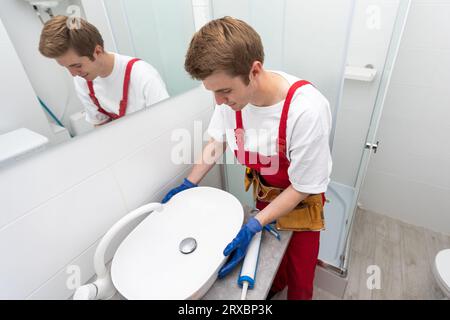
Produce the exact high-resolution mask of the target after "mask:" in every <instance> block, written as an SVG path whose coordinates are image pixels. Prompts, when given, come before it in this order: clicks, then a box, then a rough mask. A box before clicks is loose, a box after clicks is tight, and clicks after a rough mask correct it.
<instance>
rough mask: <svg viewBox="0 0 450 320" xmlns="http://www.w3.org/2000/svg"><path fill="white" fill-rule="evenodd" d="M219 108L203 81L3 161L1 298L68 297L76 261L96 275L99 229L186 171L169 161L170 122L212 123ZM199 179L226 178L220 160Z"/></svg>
mask: <svg viewBox="0 0 450 320" xmlns="http://www.w3.org/2000/svg"><path fill="white" fill-rule="evenodd" d="M212 111H213V100H212V98H211V95H210V94H209V93H208V92H206V90H204V89H203V88H202V87H199V88H196V89H194V90H192V91H189V92H187V93H185V94H182V95H180V96H177V97H175V98H172V99H170V100H166V101H164V102H161V103H159V104H157V105H154V106H152V107H151V108H148V109H146V110H144V111H142V112H139V113H136V114H132V115H129V116H127V117H126V118H124V119H121V120H118V121H116V122H114V123H111V124H110V125H106V126H105V127H102V128H99V129H97V130H96V131H95V132H94V133H91V134H86V135H84V136H81V137H78V138H74V139H73V140H72V141H70V142H68V143H64V144H61V145H58V146H56V147H54V148H53V149H50V150H48V151H46V152H43V153H41V154H38V155H36V156H35V157H32V158H29V159H26V160H24V161H22V162H18V163H17V164H15V165H14V166H11V167H6V168H4V169H3V170H1V171H0V198H1V199H0V212H1V214H0V261H1V263H0V299H25V298H28V299H65V298H67V297H69V296H70V295H71V294H72V293H73V292H72V291H71V290H69V289H68V288H67V287H66V281H67V279H68V277H69V274H67V273H66V268H67V266H69V265H73V264H75V265H79V266H80V268H81V277H82V278H81V281H82V282H84V281H86V280H87V279H89V278H91V277H92V275H93V266H92V262H93V260H92V257H93V254H94V251H95V248H96V244H97V242H98V241H99V239H101V237H102V235H103V234H104V233H105V232H106V231H107V230H108V229H109V228H110V227H111V226H112V225H113V224H114V223H115V222H116V221H118V220H119V219H120V218H121V217H122V216H123V215H125V214H126V213H128V212H129V211H130V210H132V209H134V208H136V207H138V206H140V205H142V204H145V203H148V202H152V201H160V200H161V199H162V197H163V196H164V194H165V193H166V192H167V191H168V190H169V189H170V188H171V187H173V186H175V185H177V184H178V183H180V181H181V180H182V179H183V177H185V176H186V174H187V173H188V170H189V169H190V165H189V164H187V165H176V164H174V163H173V162H172V161H171V158H170V155H171V147H172V146H173V145H174V144H175V142H173V141H171V140H170V137H171V132H172V130H174V129H181V128H185V129H187V130H188V131H189V132H190V133H191V134H192V133H193V130H194V129H193V122H194V121H195V120H198V121H202V122H203V128H202V129H203V130H206V127H207V124H208V122H209V118H210V116H211V114H212ZM202 185H210V186H215V187H221V175H220V171H219V169H218V167H216V168H214V169H213V171H211V173H210V174H209V175H208V176H207V178H206V179H205V181H204V182H203V183H202ZM131 227H132V226H130V228H131ZM124 234H125V233H124ZM122 236H123V235H122ZM118 243H119V240H117V241H116V246H112V249H111V250H110V252H109V253H108V257H109V258H111V257H112V254H113V252H114V249H115V248H116V247H117V244H118Z"/></svg>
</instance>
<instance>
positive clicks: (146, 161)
mask: <svg viewBox="0 0 450 320" xmlns="http://www.w3.org/2000/svg"><path fill="white" fill-rule="evenodd" d="M211 115H212V108H208V109H207V110H205V112H203V113H201V114H199V115H198V116H197V117H196V118H195V120H194V121H195V123H193V121H192V118H191V119H189V121H187V122H185V123H181V124H179V125H177V126H176V127H168V128H166V130H165V131H164V132H163V133H162V134H161V135H160V136H159V137H157V138H155V139H154V140H152V141H149V142H147V144H146V145H145V147H143V148H141V149H139V150H138V151H137V152H135V153H133V154H131V155H130V156H129V157H127V158H125V159H123V160H121V161H119V162H118V163H117V164H115V165H114V166H113V170H114V174H115V177H116V179H117V181H118V183H119V185H120V186H121V190H122V193H123V195H124V198H125V199H126V203H127V207H128V209H129V210H131V209H133V208H136V207H137V206H139V205H142V204H143V203H145V202H148V201H149V200H150V199H155V198H154V196H155V194H156V193H158V192H159V191H160V190H161V189H162V188H164V187H166V185H167V184H168V183H169V184H171V183H173V180H174V179H175V177H176V176H178V175H179V174H180V173H181V172H187V170H188V169H189V168H190V167H191V166H192V164H193V163H194V162H195V159H196V158H197V157H198V156H199V154H201V150H202V146H203V145H204V141H203V136H204V135H203V131H205V130H206V128H207V126H208V121H209V119H210V117H211ZM199 129H200V130H199ZM179 133H184V135H183V138H182V139H179V137H180V136H179V135H178V134H179ZM178 151H180V152H183V154H186V155H187V156H186V158H185V159H184V157H182V158H179V157H178V156H179V155H180V154H181V153H179V152H178ZM185 160H186V161H185ZM183 178H184V177H183ZM155 200H156V201H160V200H161V199H155Z"/></svg>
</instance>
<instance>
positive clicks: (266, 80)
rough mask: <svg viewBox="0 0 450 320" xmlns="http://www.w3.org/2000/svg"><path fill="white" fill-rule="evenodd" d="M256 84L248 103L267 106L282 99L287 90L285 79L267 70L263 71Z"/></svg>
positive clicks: (287, 84)
mask: <svg viewBox="0 0 450 320" xmlns="http://www.w3.org/2000/svg"><path fill="white" fill-rule="evenodd" d="M257 85H258V88H257V89H256V91H255V94H254V95H253V99H252V100H251V102H250V103H251V104H253V105H255V106H258V107H268V106H272V105H274V104H277V103H278V102H280V101H283V100H284V99H285V98H286V95H287V92H288V90H289V83H288V82H287V80H286V79H284V78H283V77H282V76H280V75H278V74H276V73H273V72H268V71H264V72H263V74H262V75H261V77H260V79H258V84H257Z"/></svg>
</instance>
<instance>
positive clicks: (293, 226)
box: [244, 168, 325, 231]
mask: <svg viewBox="0 0 450 320" xmlns="http://www.w3.org/2000/svg"><path fill="white" fill-rule="evenodd" d="M251 185H253V199H254V200H255V201H257V200H259V201H261V202H271V201H272V200H273V199H275V198H276V197H277V196H278V195H279V194H280V193H282V192H283V191H284V189H282V188H277V187H270V186H266V185H264V184H263V183H262V182H261V177H260V176H259V173H258V172H257V171H256V170H253V169H250V168H246V170H245V178H244V186H245V191H248V189H249V188H250V186H251ZM276 228H277V229H278V230H291V231H319V230H324V229H325V218H324V215H323V202H322V195H321V194H311V195H309V196H308V197H307V198H306V199H304V200H303V201H301V202H300V203H299V204H298V205H297V206H296V207H295V208H294V210H292V211H291V212H289V213H288V214H287V215H284V216H282V217H280V218H278V219H277V222H276Z"/></svg>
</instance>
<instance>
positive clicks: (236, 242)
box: [219, 217, 262, 279]
mask: <svg viewBox="0 0 450 320" xmlns="http://www.w3.org/2000/svg"><path fill="white" fill-rule="evenodd" d="M261 230H262V226H261V224H260V223H259V221H258V220H256V219H255V218H253V217H251V218H250V219H249V220H248V222H247V223H246V224H245V225H244V226H243V227H242V228H241V230H240V231H239V233H238V234H237V236H236V238H234V239H233V241H231V242H230V243H229V244H228V245H227V247H226V248H225V250H224V251H223V254H224V256H228V255H230V254H231V253H232V255H231V256H230V259H228V262H227V263H226V264H225V265H224V266H223V267H222V268H221V269H220V270H219V279H221V278H223V277H225V276H226V275H227V274H228V273H230V272H231V270H233V269H234V267H236V266H237V265H238V264H239V262H241V260H242V259H244V257H245V254H246V253H247V248H248V245H249V244H250V241H251V240H252V238H253V236H254V235H255V233H257V232H260V231H261Z"/></svg>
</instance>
